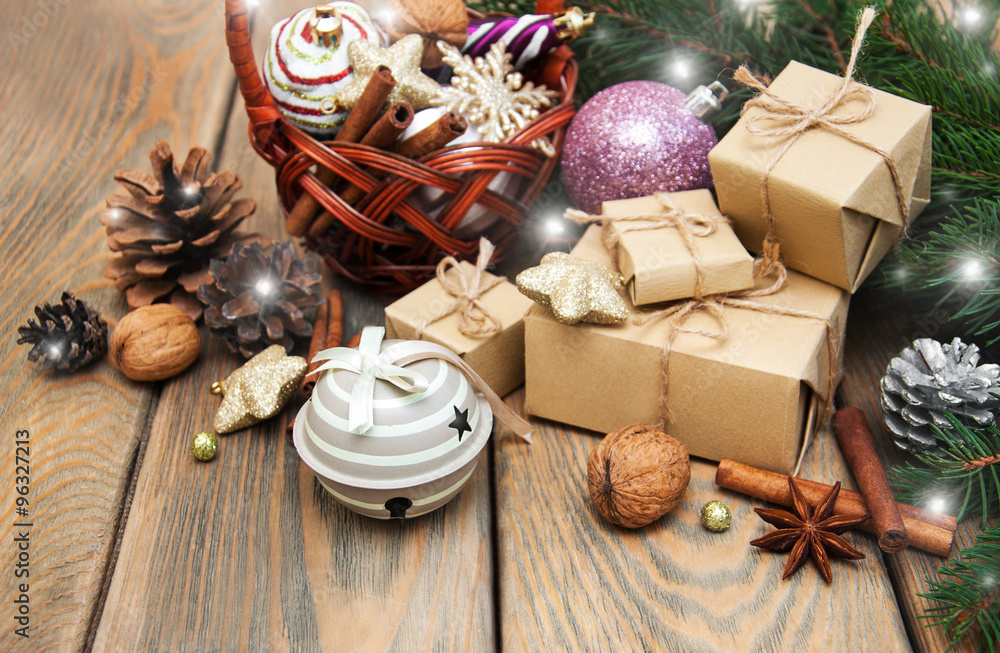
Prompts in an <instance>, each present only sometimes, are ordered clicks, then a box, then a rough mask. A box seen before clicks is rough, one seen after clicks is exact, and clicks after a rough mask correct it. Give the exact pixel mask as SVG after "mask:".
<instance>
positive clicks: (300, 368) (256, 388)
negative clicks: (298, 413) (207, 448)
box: [212, 345, 307, 435]
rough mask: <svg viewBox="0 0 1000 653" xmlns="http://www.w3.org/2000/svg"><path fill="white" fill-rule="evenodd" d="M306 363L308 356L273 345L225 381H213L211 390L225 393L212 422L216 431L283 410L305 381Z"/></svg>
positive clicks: (250, 423)
mask: <svg viewBox="0 0 1000 653" xmlns="http://www.w3.org/2000/svg"><path fill="white" fill-rule="evenodd" d="M306 366H307V363H306V359H304V358H302V357H301V356H289V355H288V354H287V353H285V348H284V347H283V346H282V345H271V346H270V347H268V348H267V349H265V350H264V351H262V352H260V353H259V354H257V355H256V356H254V357H253V358H251V359H250V360H249V361H247V362H246V363H244V364H243V366H242V367H240V368H239V369H237V370H236V371H235V372H233V373H232V374H230V375H229V376H228V377H226V380H225V381H220V382H217V383H213V384H212V393H213V394H220V393H221V394H222V395H223V398H222V403H221V404H220V405H219V411H218V412H217V413H216V414H215V422H214V423H213V425H212V426H213V427H214V428H215V432H216V433H219V434H220V435H221V434H224V433H232V432H233V431H239V430H240V429H244V428H246V427H248V426H253V425H254V424H256V423H258V422H262V421H264V420H265V419H270V418H271V417H274V416H275V415H277V414H278V413H280V412H281V409H282V408H284V407H285V404H286V403H288V400H289V399H290V398H291V397H292V393H294V392H295V388H297V387H298V385H299V383H301V382H302V377H303V376H305V373H306Z"/></svg>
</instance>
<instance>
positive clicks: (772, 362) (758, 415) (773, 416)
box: [524, 225, 849, 473]
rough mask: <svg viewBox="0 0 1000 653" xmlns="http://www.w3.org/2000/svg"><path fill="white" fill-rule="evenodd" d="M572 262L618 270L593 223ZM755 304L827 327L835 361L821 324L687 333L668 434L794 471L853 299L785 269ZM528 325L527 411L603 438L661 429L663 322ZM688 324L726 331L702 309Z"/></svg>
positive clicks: (693, 446) (772, 322)
mask: <svg viewBox="0 0 1000 653" xmlns="http://www.w3.org/2000/svg"><path fill="white" fill-rule="evenodd" d="M573 254H574V255H576V256H579V257H580V258H584V259H588V260H591V261H597V262H600V263H602V264H604V265H610V263H611V260H610V256H609V255H608V252H607V250H606V249H605V248H604V246H603V244H602V242H601V235H600V228H599V227H597V226H596V225H595V226H592V227H590V228H589V229H588V230H587V232H586V233H585V234H584V237H583V238H582V239H581V241H580V242H579V244H578V245H577V246H576V248H575V249H574V250H573ZM758 300H759V301H760V302H761V303H764V304H772V305H775V306H782V307H787V308H792V309H797V310H804V311H811V312H814V313H817V314H819V315H822V316H825V317H826V318H827V319H829V320H830V321H831V323H832V324H833V331H834V335H835V337H836V342H837V352H838V354H837V356H836V358H837V360H835V361H833V362H832V363H831V361H830V360H829V357H828V355H827V346H826V327H825V326H824V324H823V323H822V322H821V321H819V320H816V319H809V318H803V317H793V316H788V315H773V314H765V313H760V312H757V311H754V310H748V309H744V308H733V307H729V308H726V309H725V315H726V319H727V321H728V326H729V334H728V337H726V338H725V339H722V340H714V339H711V338H706V337H703V336H699V335H695V334H689V333H680V334H679V335H678V336H677V337H676V339H675V340H674V343H673V347H672V350H671V353H670V359H669V394H668V399H669V406H670V410H671V422H670V424H669V425H668V426H667V427H666V431H667V432H668V433H669V434H670V435H673V436H674V437H676V438H677V439H678V440H680V441H681V442H683V443H684V445H685V446H686V447H687V448H688V451H689V452H690V453H691V454H692V455H695V456H701V457H703V458H709V459H712V460H720V459H722V458H731V459H733V460H737V461H739V462H742V463H745V464H748V465H752V466H754V467H761V468H764V469H769V470H773V471H778V472H783V473H789V472H790V471H792V469H793V468H794V467H795V464H796V459H797V456H798V453H799V451H800V449H801V447H802V445H803V441H804V438H805V434H806V430H807V423H809V422H810V421H811V420H810V419H809V415H810V412H811V410H812V411H813V412H814V411H815V406H816V405H818V404H819V403H821V401H819V400H821V399H822V398H823V397H825V396H826V395H827V393H828V392H829V391H830V388H829V387H828V384H829V383H828V371H829V369H830V365H831V364H832V365H834V366H835V370H837V378H838V379H839V376H840V369H841V362H842V356H841V354H840V352H841V348H842V344H843V334H844V328H845V325H846V321H847V305H848V301H849V295H848V294H847V293H845V292H844V291H842V290H840V289H838V288H835V287H833V286H831V285H829V284H826V283H823V282H822V281H817V280H816V279H811V278H809V277H807V276H805V275H802V274H798V273H796V272H791V271H790V272H789V273H788V283H787V285H786V286H785V288H783V289H782V290H781V291H779V292H778V293H775V294H773V295H769V296H766V297H760V298H758ZM524 321H525V358H526V370H525V376H526V381H525V383H526V389H527V399H526V405H527V410H528V412H529V413H530V414H532V415H536V416H538V417H544V418H547V419H552V420H555V421H558V422H563V423H566V424H572V425H574V426H578V427H582V428H586V429H592V430H594V431H599V432H601V433H608V432H611V431H614V430H617V429H620V428H622V427H623V426H626V425H628V424H633V423H636V422H640V423H646V424H657V423H659V422H660V417H659V408H658V406H659V399H660V392H661V388H662V369H663V367H662V363H663V359H662V355H663V344H664V342H665V339H666V337H667V328H668V327H667V325H666V324H665V323H664V322H663V321H652V322H647V323H646V324H644V325H642V326H636V325H635V324H633V323H632V322H631V321H629V322H626V323H624V324H620V325H594V324H582V323H581V324H577V325H573V326H567V325H565V324H561V323H560V322H558V321H556V319H555V318H554V317H553V316H552V314H551V312H550V311H549V310H548V309H547V308H543V307H542V306H538V305H535V306H532V308H531V310H529V311H528V314H527V315H526V316H525V319H524ZM684 326H685V327H688V328H698V329H704V330H706V331H709V332H718V331H719V329H720V327H719V325H718V323H717V322H716V321H715V320H714V319H712V318H711V317H710V316H709V315H707V314H706V312H705V311H697V312H696V313H695V314H694V315H693V316H692V317H691V318H690V319H688V321H687V322H685V323H684ZM821 395H822V396H821Z"/></svg>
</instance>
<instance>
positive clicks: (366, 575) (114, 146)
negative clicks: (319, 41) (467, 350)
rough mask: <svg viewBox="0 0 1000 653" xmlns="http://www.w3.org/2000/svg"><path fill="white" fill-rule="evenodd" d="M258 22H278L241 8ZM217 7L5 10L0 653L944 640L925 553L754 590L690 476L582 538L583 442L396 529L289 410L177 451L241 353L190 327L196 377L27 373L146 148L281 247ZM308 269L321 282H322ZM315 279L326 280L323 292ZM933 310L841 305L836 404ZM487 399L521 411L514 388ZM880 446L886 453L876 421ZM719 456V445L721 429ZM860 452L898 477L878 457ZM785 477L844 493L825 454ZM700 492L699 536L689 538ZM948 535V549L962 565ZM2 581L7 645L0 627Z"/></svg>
mask: <svg viewBox="0 0 1000 653" xmlns="http://www.w3.org/2000/svg"><path fill="white" fill-rule="evenodd" d="M261 4H262V6H261V7H260V8H259V9H258V10H257V12H256V13H257V15H256V17H255V20H254V39H255V43H256V44H257V47H258V51H259V50H260V48H261V47H262V46H263V44H264V43H265V42H266V35H267V32H268V30H269V27H270V25H272V24H273V23H274V22H275V21H276V20H278V19H280V18H282V17H284V16H286V15H288V14H290V13H291V12H292V11H293V10H295V9H298V8H300V6H301V4H302V3H301V2H295V1H289V0H264V2H262V3H261ZM222 9H223V3H222V2H221V0H217V1H213V2H201V1H199V0H161V1H157V2H135V3H133V2H126V1H124V0H93V1H91V2H80V3H69V2H68V1H67V0H17V1H12V2H5V3H4V18H5V20H4V33H3V34H0V37H2V41H0V52H2V53H3V55H4V56H3V59H4V60H5V61H7V64H6V66H7V71H8V72H7V82H6V89H5V92H4V93H3V96H2V98H0V116H2V120H0V146H2V147H0V170H2V173H0V174H2V175H3V184H2V188H0V207H2V214H3V225H2V228H0V259H2V261H3V277H2V278H3V287H4V288H5V292H4V294H3V305H4V306H5V307H6V308H5V309H4V311H3V312H4V318H3V319H4V327H3V332H4V334H5V337H4V338H3V339H2V341H0V361H2V366H0V384H2V385H0V387H2V395H3V397H4V399H3V401H2V402H0V423H2V424H3V426H4V429H5V432H6V437H7V441H8V442H9V445H8V449H7V452H6V453H5V454H4V457H5V459H6V462H5V463H4V464H3V465H2V466H0V469H2V471H0V487H2V488H3V491H2V495H3V501H2V504H0V515H2V517H3V524H4V525H3V527H2V529H0V532H2V545H0V551H2V553H0V556H2V560H3V567H2V568H3V570H4V578H3V580H2V581H0V587H2V592H0V597H2V601H0V650H4V651H29V650H30V651H40V650H56V651H63V650H67V651H69V650H73V651H75V650H81V649H85V650H86V649H96V650H101V651H106V650H107V651H123V650H139V651H154V650H156V651H160V650H163V651H166V650H170V651H173V650H190V651H216V650H296V651H300V650H303V651H304V650H320V649H326V650H336V651H340V650H345V651H346V650H365V651H367V650H386V649H392V650H413V651H418V650H419V651H422V650H432V649H433V650H454V649H460V650H468V649H474V650H488V649H493V648H497V647H503V648H505V649H508V650H654V649H659V650H677V651H680V650H684V651H734V650H752V651H784V650H825V651H833V650H840V651H855V650H883V651H900V650H906V649H909V648H910V647H912V648H914V649H917V650H919V651H937V650H942V649H944V648H945V640H944V639H943V637H942V635H941V633H940V631H939V630H938V629H926V628H924V627H923V626H922V622H921V621H920V620H918V619H917V618H916V615H918V614H920V613H921V612H922V611H923V610H924V609H925V608H926V607H927V604H926V602H925V601H924V600H923V599H921V598H919V597H918V596H917V594H918V593H919V592H921V591H925V590H926V589H927V587H926V584H925V582H924V580H923V579H924V578H926V577H927V576H929V575H933V574H934V572H935V570H936V569H937V568H938V567H939V566H940V565H941V564H942V560H941V559H939V558H935V557H933V556H930V555H925V554H922V553H920V552H916V551H907V552H904V553H901V554H898V555H895V556H883V555H882V554H881V553H880V552H879V550H878V548H877V547H876V545H875V542H874V538H873V537H871V536H869V535H866V534H854V535H853V536H852V538H853V541H854V543H855V544H856V545H857V546H858V547H859V548H860V549H861V550H862V551H863V552H864V553H865V554H867V556H868V559H867V560H865V561H863V562H861V563H858V564H836V567H835V572H834V580H833V583H832V585H830V586H827V585H826V584H824V583H823V582H822V580H821V579H820V577H819V575H818V574H817V573H815V572H814V571H813V570H812V569H807V570H806V571H805V572H804V573H799V574H797V575H796V576H795V577H793V578H792V579H791V580H789V581H781V580H780V570H781V568H782V565H783V564H784V556H777V555H770V554H766V553H765V554H763V555H762V554H761V553H760V552H759V551H758V550H757V549H754V548H751V547H749V546H748V545H747V542H748V540H750V539H752V538H753V537H756V536H759V535H761V534H762V533H764V532H765V531H766V527H765V526H764V524H763V522H761V521H760V520H759V519H757V518H756V516H754V515H753V512H752V508H753V507H754V506H755V505H760V504H759V502H756V501H752V500H748V499H746V498H744V497H741V496H737V495H733V494H730V493H728V492H725V491H720V490H718V489H717V488H716V487H715V485H714V483H713V474H714V469H715V466H714V465H713V464H711V463H709V462H705V461H696V462H695V463H694V466H693V477H692V482H691V486H690V488H689V490H688V492H687V494H686V495H685V496H684V499H683V503H682V504H681V505H680V506H679V507H678V508H677V509H676V510H675V511H674V512H673V513H672V514H670V515H669V516H667V517H665V518H664V519H662V520H660V521H659V522H657V523H655V524H653V525H651V526H649V527H647V528H645V529H643V530H640V531H637V532H625V531H623V530H620V529H616V528H613V527H610V526H608V525H607V524H606V523H605V522H603V521H602V520H601V519H600V518H599V517H598V515H597V514H596V512H595V510H594V509H593V507H592V505H591V503H590V501H589V499H588V497H587V491H586V459H587V455H588V453H589V452H590V450H591V449H592V448H593V447H594V446H595V444H596V442H597V439H598V434H595V433H590V432H580V431H577V430H573V429H569V428H565V427H562V426H560V425H557V424H553V423H547V422H540V423H537V424H536V425H537V435H536V438H535V444H534V445H533V446H530V447H527V446H525V445H523V444H520V443H518V442H516V441H515V440H514V438H513V436H512V434H510V432H509V431H506V430H501V431H500V432H499V433H498V434H497V435H496V436H495V437H494V438H493V441H492V446H491V447H490V448H489V450H488V451H486V452H485V453H484V454H483V457H484V461H483V462H484V463H485V464H483V465H481V466H480V471H479V472H477V473H476V474H475V476H474V477H473V479H472V481H471V483H470V484H469V486H467V487H466V489H465V490H464V491H463V492H462V493H461V494H460V495H459V497H458V498H457V499H456V500H455V501H454V502H453V503H451V504H449V505H448V506H447V508H445V509H444V510H440V511H438V512H436V513H434V514H432V515H430V516H428V517H425V518H421V519H417V520H414V521H408V522H405V523H400V522H391V523H383V522H378V521H374V520H370V519H366V518H363V517H358V516H356V515H354V514H353V513H351V512H348V511H347V510H345V509H344V508H342V507H340V506H338V505H337V504H335V503H334V502H333V501H332V500H331V499H330V497H329V496H328V495H327V494H326V493H325V492H323V490H322V489H321V488H320V486H319V485H318V484H317V483H316V482H315V480H314V477H313V475H312V473H311V472H310V471H309V470H308V469H306V468H305V467H304V466H303V465H301V464H300V463H299V458H298V456H297V455H296V452H295V450H294V448H293V447H292V446H291V445H290V444H289V442H288V441H287V440H286V439H285V437H284V435H283V431H284V426H285V424H286V422H287V421H288V417H289V415H291V414H292V413H291V412H290V411H291V410H294V409H296V408H297V406H298V404H299V403H300V402H301V400H297V401H296V403H295V404H293V406H292V407H291V408H290V409H289V412H286V414H285V415H283V416H281V417H280V418H278V419H275V420H273V421H270V422H268V423H266V424H264V425H262V426H259V427H256V428H254V429H252V430H250V431H245V432H241V433H239V434H236V435H232V436H229V437H226V438H224V439H223V441H222V444H221V449H220V455H219V456H218V458H217V459H216V460H215V461H214V462H212V463H210V464H203V463H198V462H196V461H195V460H193V459H192V457H191V455H190V454H189V453H188V446H189V442H190V439H191V436H192V434H193V433H195V432H197V431H199V430H204V429H207V428H208V427H209V426H210V425H211V420H212V416H213V415H214V412H215V408H216V406H217V403H218V399H217V398H216V397H214V396H212V395H210V394H209V392H208V389H209V386H210V384H211V382H212V381H213V380H217V379H221V378H223V377H224V376H225V375H226V374H228V373H229V372H230V371H232V370H233V369H235V368H236V367H237V366H238V365H239V364H240V363H241V362H242V361H241V359H238V358H236V357H234V356H232V355H230V354H229V353H228V352H226V351H225V349H224V348H223V347H222V346H221V345H220V343H219V342H218V341H216V340H215V339H213V338H211V337H209V336H208V333H207V330H205V331H204V332H203V335H204V340H205V343H206V345H205V348H204V351H203V354H202V356H201V358H200V360H199V361H198V362H197V363H196V364H195V365H194V366H193V367H191V368H190V369H188V370H187V371H186V372H184V373H183V374H182V375H181V376H179V377H177V378H174V379H171V380H169V381H167V382H164V383H162V384H140V383H134V382H131V381H129V380H128V379H126V378H125V377H124V376H123V375H121V374H120V373H118V372H117V371H115V370H114V369H112V368H111V367H110V366H109V365H107V364H104V363H99V364H95V365H92V366H90V367H88V368H86V369H84V370H83V371H82V372H80V373H78V374H75V375H60V374H48V373H43V372H41V371H40V369H39V368H38V367H36V366H34V365H32V364H29V363H28V362H27V361H26V358H25V355H26V350H25V349H24V348H20V347H17V346H16V345H15V344H14V341H15V334H16V327H17V326H18V325H19V324H21V323H23V322H24V321H25V320H26V318H27V317H29V315H30V313H31V309H32V307H33V306H34V305H36V304H38V303H40V302H43V301H52V300H54V299H55V298H57V297H58V295H59V293H60V292H61V291H63V290H70V291H72V292H74V293H76V294H77V295H78V296H80V297H81V298H83V299H85V300H86V301H87V302H88V303H90V304H92V305H93V306H95V307H96V308H97V309H99V310H100V311H101V312H102V313H103V314H104V315H106V316H107V317H109V318H111V319H112V321H113V320H114V319H117V318H120V317H121V316H122V315H124V313H125V304H124V301H123V299H122V296H121V294H120V293H118V292H117V291H116V290H115V289H114V288H113V287H112V286H111V284H110V282H109V281H107V280H106V279H105V278H104V276H103V274H102V270H103V268H104V264H105V262H106V260H107V259H108V257H109V256H110V253H109V251H108V250H107V247H106V246H105V242H104V238H105V236H104V231H103V229H102V227H101V226H100V224H99V223H98V219H97V216H98V213H99V212H100V210H101V209H102V206H103V199H104V197H105V196H106V195H108V194H109V193H111V192H112V191H114V190H115V187H116V184H115V183H114V182H113V180H112V175H113V174H114V172H115V171H116V170H118V169H120V168H125V167H128V168H141V169H145V168H146V167H147V166H148V160H147V158H146V156H147V152H148V151H149V150H150V148H151V146H152V144H153V143H154V142H155V141H156V140H157V139H161V138H165V139H167V140H169V141H170V143H171V144H172V146H173V148H174V151H175V152H176V153H178V154H179V155H182V154H183V153H184V152H185V151H186V150H187V148H188V147H190V146H191V145H194V144H203V145H205V146H206V147H208V148H209V149H210V151H212V152H213V154H214V162H215V164H216V168H217V169H231V170H235V171H236V172H238V174H240V175H241V176H242V177H243V179H244V181H245V191H244V195H245V196H249V197H252V198H253V199H255V200H256V201H257V202H258V205H259V208H258V210H257V213H256V215H255V216H253V218H252V224H250V225H249V226H250V227H252V228H253V230H260V231H264V232H267V233H270V234H271V235H273V236H275V237H277V238H280V237H282V236H283V234H282V229H281V226H280V223H281V217H280V211H279V208H278V206H277V201H276V198H275V193H274V182H273V175H272V171H271V169H270V168H269V167H268V166H267V165H266V164H264V163H263V162H262V161H260V160H259V159H258V158H257V157H256V155H255V154H254V152H253V151H252V150H251V148H250V146H249V144H248V141H247V136H246V127H247V121H246V117H245V114H244V111H243V105H242V101H241V99H240V98H239V96H238V94H237V93H236V89H235V78H234V75H233V72H232V69H231V67H230V64H229V61H228V58H227V51H226V48H225V43H224V40H223V15H222ZM327 276H329V275H327ZM327 283H336V282H334V281H332V280H328V281H327ZM344 291H345V297H346V301H347V326H346V330H347V333H348V334H350V333H353V332H354V331H356V330H357V329H358V328H359V327H360V326H362V325H365V324H378V323H381V321H382V319H383V317H382V307H383V302H382V300H380V299H377V298H374V297H370V296H366V295H365V294H364V293H363V292H360V291H358V290H356V289H353V288H350V287H345V288H344ZM945 315H946V314H945V313H943V312H939V311H935V310H934V309H933V308H920V307H919V306H914V305H909V304H904V303H901V302H899V301H898V300H897V299H895V298H892V297H888V296H887V295H885V294H879V293H876V292H874V291H863V292H861V293H860V294H859V295H858V296H857V297H856V298H855V300H854V303H853V305H852V307H851V319H850V321H849V327H848V339H847V345H846V346H847V350H846V365H847V374H846V378H845V380H844V382H843V384H842V386H841V388H840V393H839V400H840V401H841V402H842V403H843V404H847V405H856V406H860V407H861V408H863V409H864V411H865V412H866V413H867V414H868V416H869V419H870V421H871V423H872V424H873V425H876V426H878V425H879V424H880V417H879V409H878V401H877V381H878V379H879V377H880V376H881V374H882V371H883V370H884V368H885V365H886V363H887V361H888V360H889V358H890V357H891V355H892V354H893V353H895V352H896V351H898V350H899V349H900V348H901V347H903V346H904V345H905V344H906V343H907V342H909V341H910V340H912V339H913V338H914V337H916V336H918V335H920V334H924V335H933V336H937V337H941V336H942V335H944V334H945V331H946V328H947V327H946V324H945V320H944V316H945ZM509 401H510V402H511V403H512V404H513V405H514V406H515V407H521V405H522V402H523V391H518V392H515V393H514V394H513V395H512V396H511V397H510V398H509ZM18 429H26V430H28V431H29V432H30V443H31V444H30V449H31V455H30V457H31V466H30V499H31V503H30V523H31V524H33V525H32V526H31V527H30V529H29V530H30V538H29V539H30V548H29V555H30V558H29V559H30V577H28V578H27V579H18V578H15V576H14V573H13V570H14V569H15V562H16V561H17V560H18V558H17V553H18V551H17V548H16V543H15V540H14V538H15V537H17V531H16V530H15V528H14V527H13V526H12V524H14V523H15V522H19V520H21V522H23V519H24V518H23V517H22V516H18V515H17V514H15V505H14V500H13V499H14V488H15V479H14V477H15V463H14V458H15V456H14V448H15V447H14V443H13V440H14V439H15V432H16V430H18ZM876 435H877V436H878V437H879V439H880V442H882V443H885V442H886V441H887V440H886V438H885V435H884V433H883V431H882V429H881V428H880V427H878V428H877V430H876ZM734 436H735V437H738V434H734ZM883 449H884V454H885V459H886V460H887V461H889V462H895V461H896V460H897V459H898V457H897V455H896V453H895V451H894V450H893V449H892V447H891V445H887V446H883ZM803 475H804V476H807V477H810V478H815V479H818V480H824V481H828V482H832V481H833V480H835V479H844V481H845V485H847V486H849V487H853V479H851V476H850V473H849V472H847V470H846V468H845V465H844V461H843V458H842V456H841V454H840V452H839V450H838V448H837V446H836V444H835V442H834V440H833V438H832V436H831V434H829V433H828V432H827V433H823V434H821V435H820V437H819V438H818V441H816V442H815V444H814V445H813V446H812V448H811V450H810V451H809V453H808V455H807V458H806V463H805V466H804V469H803ZM713 498H721V499H723V500H724V501H726V502H727V503H728V504H729V505H730V506H731V508H732V509H733V513H734V522H733V527H732V528H731V529H730V530H729V531H727V532H726V533H724V534H721V535H713V534H711V533H708V532H707V531H705V530H704V529H702V528H701V526H700V525H699V523H698V516H697V515H698V508H699V507H700V506H701V505H702V504H703V503H704V502H706V501H708V500H709V499H713ZM972 528H973V527H971V526H968V525H965V526H963V527H962V528H961V529H960V532H959V536H958V538H957V542H956V544H957V545H959V546H967V545H968V544H970V543H971V542H972V538H973V536H974V531H973V530H972ZM25 580H26V581H27V583H28V585H29V587H28V591H27V592H24V594H26V595H27V596H28V601H29V606H30V631H29V632H30V639H24V638H22V637H19V636H17V635H16V634H15V633H14V629H15V627H16V626H15V621H14V615H15V610H16V609H17V604H16V603H15V600H16V599H17V598H18V597H19V596H20V594H21V592H20V590H19V589H18V587H17V585H18V584H19V583H20V582H24V581H25Z"/></svg>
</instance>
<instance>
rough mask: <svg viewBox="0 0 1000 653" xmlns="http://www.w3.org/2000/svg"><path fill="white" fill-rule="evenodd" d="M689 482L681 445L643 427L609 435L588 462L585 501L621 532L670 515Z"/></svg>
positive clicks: (624, 429) (687, 460)
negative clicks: (586, 498)
mask: <svg viewBox="0 0 1000 653" xmlns="http://www.w3.org/2000/svg"><path fill="white" fill-rule="evenodd" d="M690 480H691V461H690V460H689V459H688V452H687V449H686V448H685V447H684V445H683V444H681V443H680V442H678V441H677V440H675V439H674V438H672V437H670V436H669V435H667V434H666V433H663V432H662V431H658V430H656V429H654V428H653V427H651V426H646V425H645V424H633V425H632V426H626V427H625V428H623V429H621V430H620V431H615V432H614V433H609V434H608V435H607V436H606V437H605V438H604V439H603V440H601V443H600V444H599V445H597V448H596V449H594V450H593V451H592V452H591V453H590V458H589V459H588V461H587V482H588V483H587V484H588V485H589V487H590V498H591V499H593V500H594V505H595V506H597V510H598V512H600V513H601V515H603V517H604V518H605V519H607V520H608V521H609V522H611V523H612V524H616V525H618V526H624V527H625V528H639V527H641V526H645V525H646V524H649V523H651V522H654V521H656V520H657V519H659V518H660V517H662V516H663V515H665V514H667V513H668V512H670V511H671V510H672V509H673V508H674V506H676V505H677V504H678V502H679V501H680V499H681V495H682V494H684V490H685V488H687V486H688V482H689V481H690Z"/></svg>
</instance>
